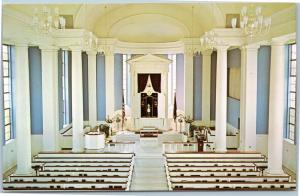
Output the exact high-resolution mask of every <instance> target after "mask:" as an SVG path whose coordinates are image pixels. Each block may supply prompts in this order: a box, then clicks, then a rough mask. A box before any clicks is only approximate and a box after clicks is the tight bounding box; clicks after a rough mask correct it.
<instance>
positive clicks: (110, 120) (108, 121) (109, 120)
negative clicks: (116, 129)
mask: <svg viewBox="0 0 300 196" xmlns="http://www.w3.org/2000/svg"><path fill="white" fill-rule="evenodd" d="M105 122H107V123H109V124H111V123H112V122H113V119H111V118H109V116H107V118H106V119H105Z"/></svg>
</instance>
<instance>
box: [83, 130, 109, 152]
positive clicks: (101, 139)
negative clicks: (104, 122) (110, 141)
mask: <svg viewBox="0 0 300 196" xmlns="http://www.w3.org/2000/svg"><path fill="white" fill-rule="evenodd" d="M104 147H105V134H104V133H100V132H89V133H86V134H85V149H87V150H99V149H103V148H104Z"/></svg>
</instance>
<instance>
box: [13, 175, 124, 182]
mask: <svg viewBox="0 0 300 196" xmlns="http://www.w3.org/2000/svg"><path fill="white" fill-rule="evenodd" d="M128 178H129V176H105V177H102V176H85V177H83V176H69V177H65V176H51V177H49V176H10V182H17V181H19V182H21V181H23V182H50V181H54V182H74V181H78V182H127V181H128Z"/></svg>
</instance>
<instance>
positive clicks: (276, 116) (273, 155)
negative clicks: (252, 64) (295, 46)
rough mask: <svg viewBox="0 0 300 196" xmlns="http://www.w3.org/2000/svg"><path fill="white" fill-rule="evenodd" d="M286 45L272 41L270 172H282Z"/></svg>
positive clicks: (268, 171) (269, 135)
mask: <svg viewBox="0 0 300 196" xmlns="http://www.w3.org/2000/svg"><path fill="white" fill-rule="evenodd" d="M284 54H285V52H284V45H283V43H280V42H275V41H272V47H271V68H270V94H269V128H268V130H269V134H268V169H267V173H269V174H274V175H276V174H282V173H283V170H282V149H283V148H282V146H283V130H284V97H285V92H284V83H285V77H284V69H285V56H284Z"/></svg>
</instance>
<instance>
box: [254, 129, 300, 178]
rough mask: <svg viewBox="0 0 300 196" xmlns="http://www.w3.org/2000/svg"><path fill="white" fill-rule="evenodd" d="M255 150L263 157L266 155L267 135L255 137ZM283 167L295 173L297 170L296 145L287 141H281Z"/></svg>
mask: <svg viewBox="0 0 300 196" xmlns="http://www.w3.org/2000/svg"><path fill="white" fill-rule="evenodd" d="M256 150H257V151H258V152H260V153H262V154H263V155H265V156H267V155H268V135H267V134H257V135H256ZM282 153H283V160H282V162H283V165H284V166H285V167H286V168H288V169H289V170H291V171H293V172H294V173H296V168H297V150H296V145H295V144H293V143H291V142H290V141H289V140H287V139H284V140H283V152H282Z"/></svg>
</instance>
